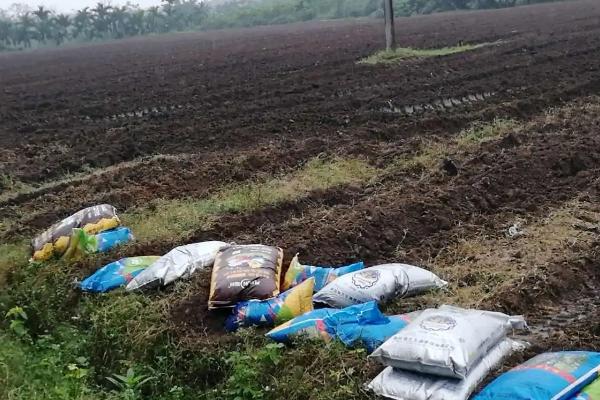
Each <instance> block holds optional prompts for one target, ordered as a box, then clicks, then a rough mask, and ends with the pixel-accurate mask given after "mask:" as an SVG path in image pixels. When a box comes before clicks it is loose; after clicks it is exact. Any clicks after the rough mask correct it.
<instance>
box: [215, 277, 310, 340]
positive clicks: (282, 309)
mask: <svg viewBox="0 0 600 400" xmlns="http://www.w3.org/2000/svg"><path fill="white" fill-rule="evenodd" d="M314 284H315V280H314V279H312V278H311V279H309V280H307V281H304V282H303V283H301V284H300V285H298V286H296V287H294V288H291V289H290V290H288V291H286V292H283V293H281V294H280V295H279V296H277V297H274V298H272V299H269V300H248V301H242V302H241V303H238V304H237V305H236V306H235V307H234V308H233V315H231V316H229V318H227V321H225V329H227V331H229V332H233V331H236V330H237V329H238V328H239V327H247V326H275V325H279V324H283V323H284V322H287V321H289V320H291V319H292V318H294V317H297V316H300V315H302V314H305V313H307V312H309V311H312V310H313V302H312V295H313V288H314Z"/></svg>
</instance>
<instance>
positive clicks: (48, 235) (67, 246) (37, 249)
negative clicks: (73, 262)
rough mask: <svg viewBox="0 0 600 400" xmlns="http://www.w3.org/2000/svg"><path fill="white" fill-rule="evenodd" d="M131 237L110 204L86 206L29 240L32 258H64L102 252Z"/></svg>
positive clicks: (42, 259)
mask: <svg viewBox="0 0 600 400" xmlns="http://www.w3.org/2000/svg"><path fill="white" fill-rule="evenodd" d="M131 240H133V235H132V233H131V231H130V230H129V229H128V228H125V227H121V220H120V219H119V217H118V216H117V210H116V209H115V208H114V207H113V206H111V205H109V204H101V205H97V206H92V207H88V208H85V209H83V210H80V211H78V212H76V213H75V214H73V215H71V216H69V217H67V218H65V219H63V220H62V221H60V222H58V223H56V224H54V225H52V226H51V227H50V228H48V229H47V230H46V231H45V232H43V233H41V234H40V235H38V236H36V237H35V238H34V239H33V240H32V241H31V246H32V248H33V255H32V258H31V259H32V261H38V262H39V261H47V260H49V259H51V258H53V257H57V256H58V257H63V258H65V259H69V258H73V257H76V256H78V255H80V254H91V253H101V252H105V251H108V250H110V249H112V248H113V247H115V246H118V245H120V244H122V243H126V242H128V241H131Z"/></svg>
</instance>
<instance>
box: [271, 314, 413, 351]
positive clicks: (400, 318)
mask: <svg viewBox="0 0 600 400" xmlns="http://www.w3.org/2000/svg"><path fill="white" fill-rule="evenodd" d="M416 315H418V313H410V314H404V315H394V316H390V317H388V316H385V315H383V314H382V313H381V311H380V310H379V308H378V307H377V303H376V302H369V303H364V304H359V305H355V306H350V307H346V308H344V309H341V310H340V309H335V308H322V309H319V310H314V311H312V312H309V313H306V314H304V315H302V316H300V317H296V318H294V319H293V320H291V321H289V322H288V323H286V324H283V325H280V326H278V327H277V328H275V329H273V330H271V331H270V332H269V333H267V336H268V337H270V338H271V339H273V340H275V341H277V342H290V341H292V340H293V339H294V338H297V337H300V336H305V337H310V338H321V339H323V340H325V341H331V340H333V339H337V340H340V341H341V342H342V343H344V344H345V345H346V346H355V345H359V344H362V345H363V346H364V347H365V348H366V349H367V351H368V352H369V353H370V352H372V351H373V350H374V349H376V348H377V347H379V346H380V345H381V344H382V343H383V342H385V341H386V340H387V339H388V338H390V337H391V336H393V335H394V334H396V333H398V332H399V331H400V330H401V329H403V328H404V327H406V326H407V325H408V324H409V323H410V321H411V320H412V319H414V318H415V317H416Z"/></svg>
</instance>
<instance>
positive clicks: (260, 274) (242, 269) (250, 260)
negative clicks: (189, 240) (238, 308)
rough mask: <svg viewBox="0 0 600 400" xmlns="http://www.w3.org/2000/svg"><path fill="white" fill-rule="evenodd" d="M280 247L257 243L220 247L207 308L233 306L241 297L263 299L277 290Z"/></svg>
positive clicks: (274, 293)
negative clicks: (221, 248)
mask: <svg viewBox="0 0 600 400" xmlns="http://www.w3.org/2000/svg"><path fill="white" fill-rule="evenodd" d="M282 261H283V250H281V249H280V248H279V247H271V246H263V245H260V244H253V245H246V246H231V247H228V248H226V249H223V250H221V251H219V253H218V254H217V257H216V259H215V264H214V266H213V271H212V279H211V283H210V297H209V299H208V308H209V309H215V308H224V307H233V306H234V305H236V304H237V303H238V302H240V301H245V300H266V299H269V298H271V297H274V296H277V295H278V294H279V278H280V275H281V264H282Z"/></svg>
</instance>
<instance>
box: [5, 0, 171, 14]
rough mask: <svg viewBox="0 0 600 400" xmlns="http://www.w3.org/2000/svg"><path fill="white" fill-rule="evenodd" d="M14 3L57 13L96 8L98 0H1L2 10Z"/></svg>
mask: <svg viewBox="0 0 600 400" xmlns="http://www.w3.org/2000/svg"><path fill="white" fill-rule="evenodd" d="M126 2H127V0H112V1H107V0H106V1H102V3H105V4H107V3H111V4H113V5H123V4H125V3H126ZM130 2H131V3H132V4H139V5H140V6H141V7H151V6H156V5H159V4H160V3H161V2H160V0H131V1H130ZM14 3H22V4H27V5H29V6H31V7H37V6H38V5H43V6H46V7H49V8H52V9H54V10H56V11H61V12H67V11H72V10H78V9H81V8H83V7H87V6H94V5H96V4H97V3H98V0H0V8H2V9H5V10H6V9H8V8H9V7H10V6H11V5H12V4H14Z"/></svg>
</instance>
